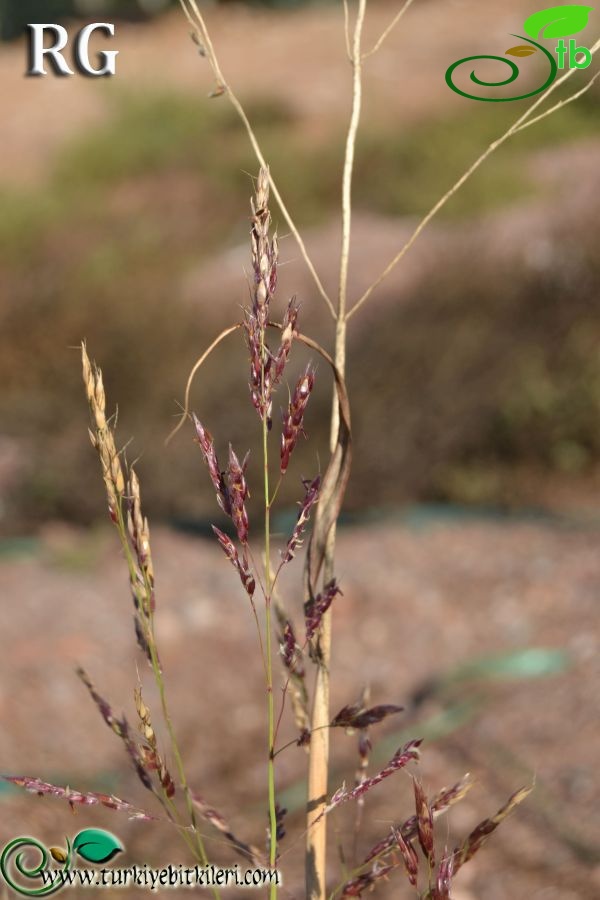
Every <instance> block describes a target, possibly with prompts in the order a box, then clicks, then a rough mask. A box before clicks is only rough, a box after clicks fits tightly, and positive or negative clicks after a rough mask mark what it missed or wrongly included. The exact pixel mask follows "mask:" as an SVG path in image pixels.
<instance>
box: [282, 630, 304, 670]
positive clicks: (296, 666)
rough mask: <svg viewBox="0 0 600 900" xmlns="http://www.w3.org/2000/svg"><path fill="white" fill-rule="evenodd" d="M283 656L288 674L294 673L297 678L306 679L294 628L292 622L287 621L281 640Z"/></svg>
mask: <svg viewBox="0 0 600 900" xmlns="http://www.w3.org/2000/svg"><path fill="white" fill-rule="evenodd" d="M281 655H282V657H283V664H284V666H285V667H286V669H287V670H288V672H291V673H293V674H294V675H295V676H296V677H297V678H304V675H305V672H304V666H303V665H302V656H301V654H300V648H299V646H298V641H297V640H296V635H295V634H294V628H293V626H292V623H291V622H290V621H287V622H286V623H285V625H284V628H283V636H282V640H281Z"/></svg>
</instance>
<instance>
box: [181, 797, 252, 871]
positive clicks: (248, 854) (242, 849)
mask: <svg viewBox="0 0 600 900" xmlns="http://www.w3.org/2000/svg"><path fill="white" fill-rule="evenodd" d="M191 797H192V802H193V804H194V806H195V807H196V809H198V810H199V811H200V814H201V816H202V818H203V819H205V820H206V821H207V822H210V824H211V825H212V826H213V827H214V828H216V829H217V831H220V832H221V834H222V835H223V836H224V837H225V839H226V840H227V841H228V843H229V844H230V845H231V846H232V847H233V849H234V850H235V851H236V853H239V855H240V856H242V857H243V858H244V859H246V860H247V861H248V862H250V863H251V864H252V865H254V866H261V865H264V860H262V859H261V855H260V851H259V850H257V849H256V847H253V846H252V844H247V843H245V841H241V840H240V839H239V838H238V837H236V835H235V834H234V833H233V831H232V830H231V826H230V825H229V822H227V820H226V819H225V817H224V816H223V815H221V813H220V812H219V811H218V810H216V809H214V808H213V807H212V806H209V804H208V803H207V802H206V801H205V800H204V798H203V797H201V796H200V794H198V793H196V792H195V791H192V792H191Z"/></svg>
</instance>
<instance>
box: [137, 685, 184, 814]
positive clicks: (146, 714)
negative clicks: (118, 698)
mask: <svg viewBox="0 0 600 900" xmlns="http://www.w3.org/2000/svg"><path fill="white" fill-rule="evenodd" d="M134 699H135V708H136V710H137V714H138V718H139V720H140V732H141V734H142V736H143V738H144V741H145V744H144V745H143V746H142V748H141V753H142V758H143V760H144V766H145V768H146V769H147V770H149V771H155V772H157V774H158V779H159V781H160V783H161V787H162V789H163V790H164V792H165V794H166V796H167V797H169V798H171V797H172V796H173V795H174V793H175V783H174V781H173V779H172V778H171V774H170V772H169V770H168V768H167V766H166V763H165V761H164V759H163V758H162V756H161V755H160V753H159V751H158V744H157V741H156V734H155V732H154V728H153V727H152V720H151V718H150V710H149V709H148V707H147V706H146V704H145V703H144V699H143V697H142V688H141V685H139V686H138V687H137V688H136V689H135V691H134Z"/></svg>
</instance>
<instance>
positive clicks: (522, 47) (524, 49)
mask: <svg viewBox="0 0 600 900" xmlns="http://www.w3.org/2000/svg"><path fill="white" fill-rule="evenodd" d="M504 52H505V54H506V55H507V56H531V55H532V54H533V53H537V49H536V48H535V47H531V46H530V45H529V44H517V46H516V47H511V48H510V50H505V51H504Z"/></svg>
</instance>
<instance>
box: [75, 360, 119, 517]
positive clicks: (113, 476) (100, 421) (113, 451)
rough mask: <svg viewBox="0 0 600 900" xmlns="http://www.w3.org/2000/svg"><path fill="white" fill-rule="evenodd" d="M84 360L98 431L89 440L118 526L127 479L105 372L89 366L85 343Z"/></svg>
mask: <svg viewBox="0 0 600 900" xmlns="http://www.w3.org/2000/svg"><path fill="white" fill-rule="evenodd" d="M81 360H82V370H83V383H84V385H85V392H86V396H87V399H88V403H89V405H90V411H91V413H92V417H93V421H94V425H95V431H90V432H89V433H90V440H91V442H92V446H93V447H94V448H95V449H96V450H97V452H98V456H99V457H100V464H101V466H102V477H103V479H104V484H105V487H106V493H107V497H108V509H109V512H110V516H111V519H112V520H113V521H114V522H116V521H117V518H118V514H119V510H120V504H121V500H122V498H123V495H124V493H125V476H124V474H123V467H122V465H121V459H120V456H119V454H118V452H117V448H116V445H115V438H114V433H113V431H112V429H111V427H110V425H109V424H108V421H107V419H106V394H105V391H104V383H103V380H102V372H101V371H100V369H99V368H98V367H97V366H96V365H92V363H91V362H90V359H89V357H88V354H87V350H86V347H85V343H82V344H81Z"/></svg>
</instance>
